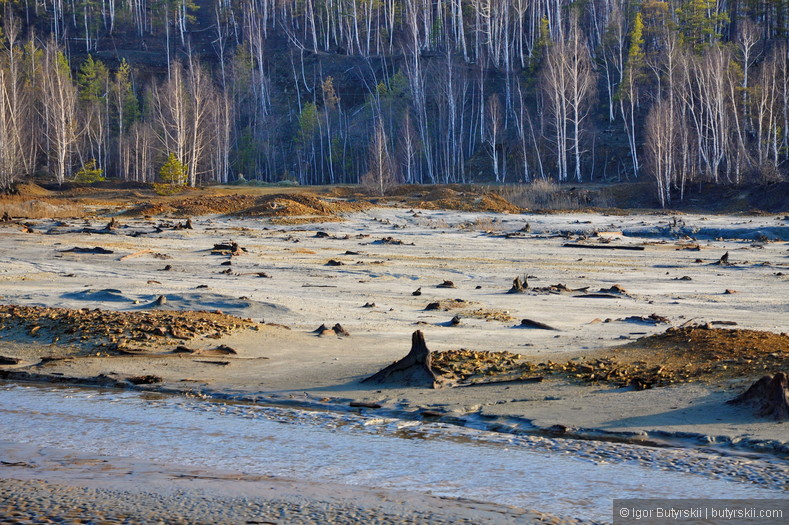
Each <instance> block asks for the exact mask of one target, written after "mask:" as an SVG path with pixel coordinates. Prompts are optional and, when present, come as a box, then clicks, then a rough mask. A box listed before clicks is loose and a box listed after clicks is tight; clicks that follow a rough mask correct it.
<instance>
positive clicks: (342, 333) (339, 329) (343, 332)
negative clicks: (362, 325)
mask: <svg viewBox="0 0 789 525" xmlns="http://www.w3.org/2000/svg"><path fill="white" fill-rule="evenodd" d="M332 331H333V332H334V333H335V334H337V335H340V336H343V337H349V336H350V335H351V333H350V332H349V331H348V330H346V329H345V328H343V327H342V325H341V324H340V323H337V324H335V325H334V326H333V327H332Z"/></svg>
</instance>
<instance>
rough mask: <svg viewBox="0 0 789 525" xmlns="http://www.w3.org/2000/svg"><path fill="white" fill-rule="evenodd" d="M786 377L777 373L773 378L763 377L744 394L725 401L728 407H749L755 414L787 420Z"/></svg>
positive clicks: (788, 405)
mask: <svg viewBox="0 0 789 525" xmlns="http://www.w3.org/2000/svg"><path fill="white" fill-rule="evenodd" d="M787 383H789V381H788V380H787V376H786V374H785V373H783V372H778V373H776V374H775V375H774V376H764V377H762V378H761V379H759V380H758V381H756V382H755V383H754V384H752V385H751V386H750V388H748V390H746V391H745V392H743V393H742V394H740V395H739V396H737V397H735V398H734V399H732V400H730V401H727V402H726V403H727V404H730V405H750V406H753V407H754V408H756V414H757V415H759V416H763V417H772V418H775V419H777V420H779V421H784V420H787V419H789V396H787Z"/></svg>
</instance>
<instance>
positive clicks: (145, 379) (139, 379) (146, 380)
mask: <svg viewBox="0 0 789 525" xmlns="http://www.w3.org/2000/svg"><path fill="white" fill-rule="evenodd" d="M126 381H128V382H129V383H131V384H133V385H152V384H155V383H161V382H162V378H161V377H159V376H154V375H145V376H134V377H129V378H127V379H126Z"/></svg>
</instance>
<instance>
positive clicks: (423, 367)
mask: <svg viewBox="0 0 789 525" xmlns="http://www.w3.org/2000/svg"><path fill="white" fill-rule="evenodd" d="M431 362H432V358H431V356H430V350H428V348H427V345H426V344H425V336H424V334H422V331H421V330H417V331H416V332H414V333H413V334H412V335H411V351H410V352H408V355H406V356H405V357H404V358H402V359H400V360H399V361H395V362H394V363H392V364H391V365H389V366H387V367H386V368H384V369H382V370H381V371H379V372H377V373H375V374H373V375H371V376H370V377H367V378H365V379H363V380H362V383H367V382H370V383H376V384H397V385H401V386H421V387H430V388H437V387H438V386H439V384H438V378H437V377H436V374H435V373H434V372H433V369H432V368H431Z"/></svg>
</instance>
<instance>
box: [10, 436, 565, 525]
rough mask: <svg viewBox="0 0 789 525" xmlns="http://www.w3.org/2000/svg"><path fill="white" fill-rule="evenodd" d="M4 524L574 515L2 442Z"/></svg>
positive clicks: (515, 519)
mask: <svg viewBox="0 0 789 525" xmlns="http://www.w3.org/2000/svg"><path fill="white" fill-rule="evenodd" d="M0 455H1V457H2V461H3V463H2V465H0V475H2V479H0V522H2V523H95V524H102V523H107V524H109V523H168V524H170V523H179V524H186V523H190V524H233V523H276V524H316V525H317V524H324V523H349V524H354V523H358V524H368V523H369V524H396V523H414V524H416V523H426V524H427V523H430V524H452V523H459V524H476V523H503V524H506V523H549V524H560V523H575V521H574V520H568V519H559V518H556V517H553V516H550V515H547V514H543V513H539V512H534V511H526V510H523V509H519V508H516V507H509V506H503V505H495V504H490V503H483V502H476V501H471V500H461V499H452V498H440V497H434V496H430V495H425V494H419V493H413V492H405V491H395V490H376V489H367V488H363V487H350V486H343V485H337V484H331V485H328V484H319V483H309V482H304V481H294V480H287V479H281V478H270V477H267V476H249V475H245V474H242V473H239V472H227V471H211V470H208V469H205V468H200V469H197V468H193V467H180V466H176V465H166V464H159V463H152V462H146V461H144V460H141V459H131V458H120V457H109V456H92V455H88V454H82V453H78V452H74V451H61V450H57V449H51V448H45V449H40V448H36V447H32V446H28V445H20V444H14V443H8V442H4V441H0Z"/></svg>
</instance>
